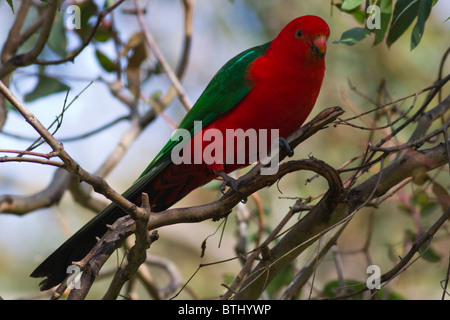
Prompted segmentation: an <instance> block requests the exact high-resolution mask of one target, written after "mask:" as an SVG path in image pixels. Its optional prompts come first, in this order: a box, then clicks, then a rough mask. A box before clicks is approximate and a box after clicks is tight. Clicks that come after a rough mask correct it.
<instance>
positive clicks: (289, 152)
mask: <svg viewBox="0 0 450 320" xmlns="http://www.w3.org/2000/svg"><path fill="white" fill-rule="evenodd" d="M279 140H280V145H281V146H283V148H284V150H285V151H286V154H287V156H288V157H289V158H290V157H292V156H293V155H294V150H292V148H291V146H290V145H289V143H288V142H287V140H286V139H285V138H283V137H280V138H279Z"/></svg>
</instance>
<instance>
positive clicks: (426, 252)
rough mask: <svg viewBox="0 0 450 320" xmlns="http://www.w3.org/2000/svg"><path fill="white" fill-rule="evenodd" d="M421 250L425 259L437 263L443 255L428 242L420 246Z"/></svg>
mask: <svg viewBox="0 0 450 320" xmlns="http://www.w3.org/2000/svg"><path fill="white" fill-rule="evenodd" d="M419 252H420V253H421V254H422V258H423V260H425V261H428V262H431V263H436V262H439V261H441V256H440V255H439V254H437V253H436V251H434V250H433V248H432V247H429V246H428V244H425V245H423V246H422V247H420V249H419Z"/></svg>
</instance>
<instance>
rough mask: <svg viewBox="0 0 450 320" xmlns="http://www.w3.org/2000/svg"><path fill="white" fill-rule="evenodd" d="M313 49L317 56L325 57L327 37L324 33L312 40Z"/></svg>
mask: <svg viewBox="0 0 450 320" xmlns="http://www.w3.org/2000/svg"><path fill="white" fill-rule="evenodd" d="M311 50H312V52H313V53H314V54H315V55H316V56H318V57H320V58H323V56H324V55H325V52H326V51H327V37H326V36H324V35H321V36H319V37H317V38H316V39H315V40H314V41H313V42H312V46H311Z"/></svg>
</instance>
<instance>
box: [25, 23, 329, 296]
mask: <svg viewBox="0 0 450 320" xmlns="http://www.w3.org/2000/svg"><path fill="white" fill-rule="evenodd" d="M329 34H330V30H329V27H328V25H327V23H326V22H325V21H324V20H323V19H322V18H320V17H317V16H313V15H307V16H302V17H298V18H296V19H294V20H292V21H291V22H289V23H288V24H287V25H286V26H285V27H284V28H283V29H282V30H281V32H280V33H279V34H278V36H277V37H276V38H275V39H274V40H272V41H270V42H268V43H265V44H263V45H260V46H256V47H253V48H250V49H248V50H245V51H243V52H242V53H240V54H238V55H237V56H235V57H234V58H232V59H231V60H229V61H228V62H227V63H226V64H225V65H224V66H223V67H222V68H221V69H220V70H219V71H218V72H217V73H216V75H215V76H214V77H213V78H212V80H211V81H210V83H209V84H208V86H207V87H206V89H205V90H204V92H203V93H202V94H201V96H200V98H199V99H198V100H197V102H196V103H195V104H194V106H193V107H192V109H191V110H190V111H189V112H188V113H187V114H186V116H185V118H184V119H183V120H182V122H181V124H180V126H179V129H184V130H187V132H189V134H190V135H191V136H192V137H195V136H197V135H199V134H205V133H206V132H208V130H209V129H216V130H218V131H219V132H221V133H223V134H224V136H225V132H226V130H227V129H235V130H236V129H242V130H244V131H245V130H248V129H255V130H257V132H258V130H259V129H267V130H272V129H277V130H278V133H279V137H280V138H282V139H283V138H284V139H285V138H287V137H288V136H289V135H291V134H292V133H293V132H294V131H295V130H296V129H298V128H299V127H300V126H301V125H302V124H303V122H304V121H305V120H306V118H307V117H308V115H309V113H310V112H311V110H312V108H313V107H314V104H315V102H316V99H317V96H318V94H319V91H320V88H321V85H322V80H323V76H324V72H325V59H324V58H325V52H326V41H327V38H328V36H329ZM198 121H201V124H202V128H201V130H197V131H196V128H195V124H196V123H198ZM178 143H180V140H173V139H171V140H170V141H169V142H168V143H167V144H166V145H165V146H164V147H163V148H162V150H161V151H160V152H159V153H158V155H157V156H156V157H155V159H154V160H153V161H152V162H151V163H150V164H149V165H148V167H147V168H146V169H145V171H144V172H143V173H142V175H141V176H140V177H139V178H138V179H137V180H136V182H135V183H134V184H133V185H132V186H131V187H130V188H129V189H128V190H127V191H125V192H124V194H123V196H124V197H125V198H127V199H128V200H130V201H132V202H134V203H136V204H138V205H140V197H141V194H142V193H143V192H145V193H147V194H148V196H149V199H150V204H151V209H152V211H153V212H159V211H163V210H165V209H167V208H169V207H170V206H171V205H173V204H174V203H176V202H177V201H179V200H180V199H181V198H183V197H185V196H186V195H187V194H188V193H189V192H191V191H192V190H194V189H196V188H198V187H200V186H202V185H204V184H206V183H208V182H209V181H211V180H212V179H215V178H218V177H219V176H221V177H223V178H224V179H225V178H226V177H227V173H230V172H232V171H234V170H236V169H238V168H242V167H245V166H247V165H249V164H251V163H249V162H246V163H236V162H230V163H229V164H228V163H227V161H226V159H225V158H226V154H225V152H223V154H221V155H219V156H223V160H224V161H223V162H220V161H217V162H215V163H206V162H204V161H203V162H201V163H195V162H191V163H188V162H185V163H180V164H175V163H174V161H173V160H172V157H171V154H172V151H173V150H174V147H176V146H177V144H178ZM211 143H212V142H211ZM207 146H208V144H207V143H206V144H203V145H202V146H201V148H203V149H202V150H200V151H203V150H205V148H206V147H207ZM192 151H193V152H195V151H199V150H195V149H192ZM229 182H231V180H229ZM124 215H125V213H124V212H123V211H122V210H121V209H120V208H119V207H117V206H116V205H114V204H110V205H109V206H108V207H106V208H105V209H104V210H103V211H102V212H100V213H99V214H98V215H96V216H95V217H94V218H93V219H92V220H91V221H89V222H88V223H87V224H86V225H85V226H84V227H82V228H81V229H80V230H79V231H78V232H76V233H75V234H74V235H73V236H72V237H71V238H69V239H68V240H67V241H66V242H64V243H63V244H62V245H61V246H60V247H59V248H58V249H57V250H56V251H55V252H54V253H52V254H51V255H50V256H49V257H48V258H47V259H46V260H45V261H44V262H42V263H41V264H40V265H39V266H38V267H37V268H36V270H34V271H33V273H32V274H31V277H35V278H39V277H46V279H44V280H43V281H42V282H41V283H40V289H41V290H47V289H50V288H52V287H53V286H55V285H57V284H59V283H61V282H62V281H63V280H64V279H65V278H66V276H67V273H66V270H67V267H68V266H70V265H71V264H72V262H73V261H79V260H81V259H82V258H83V257H84V256H85V255H86V254H87V253H88V252H89V251H90V250H91V249H92V247H93V246H94V245H95V243H96V241H97V240H96V237H101V236H102V235H103V234H104V233H105V232H106V231H107V224H112V223H114V222H115V221H116V220H117V219H118V218H120V217H122V216H124Z"/></svg>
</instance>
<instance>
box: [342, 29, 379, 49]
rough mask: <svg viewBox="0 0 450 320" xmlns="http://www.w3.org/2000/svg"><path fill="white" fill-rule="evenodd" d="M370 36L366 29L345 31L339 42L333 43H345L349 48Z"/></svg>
mask: <svg viewBox="0 0 450 320" xmlns="http://www.w3.org/2000/svg"><path fill="white" fill-rule="evenodd" d="M369 35H370V30H368V29H366V28H352V29H350V30H347V31H345V32H344V33H343V34H342V35H341V39H339V41H333V43H343V44H346V45H348V46H352V45H354V44H355V43H357V42H359V41H361V40H363V39H365V38H366V37H367V36H369Z"/></svg>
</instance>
